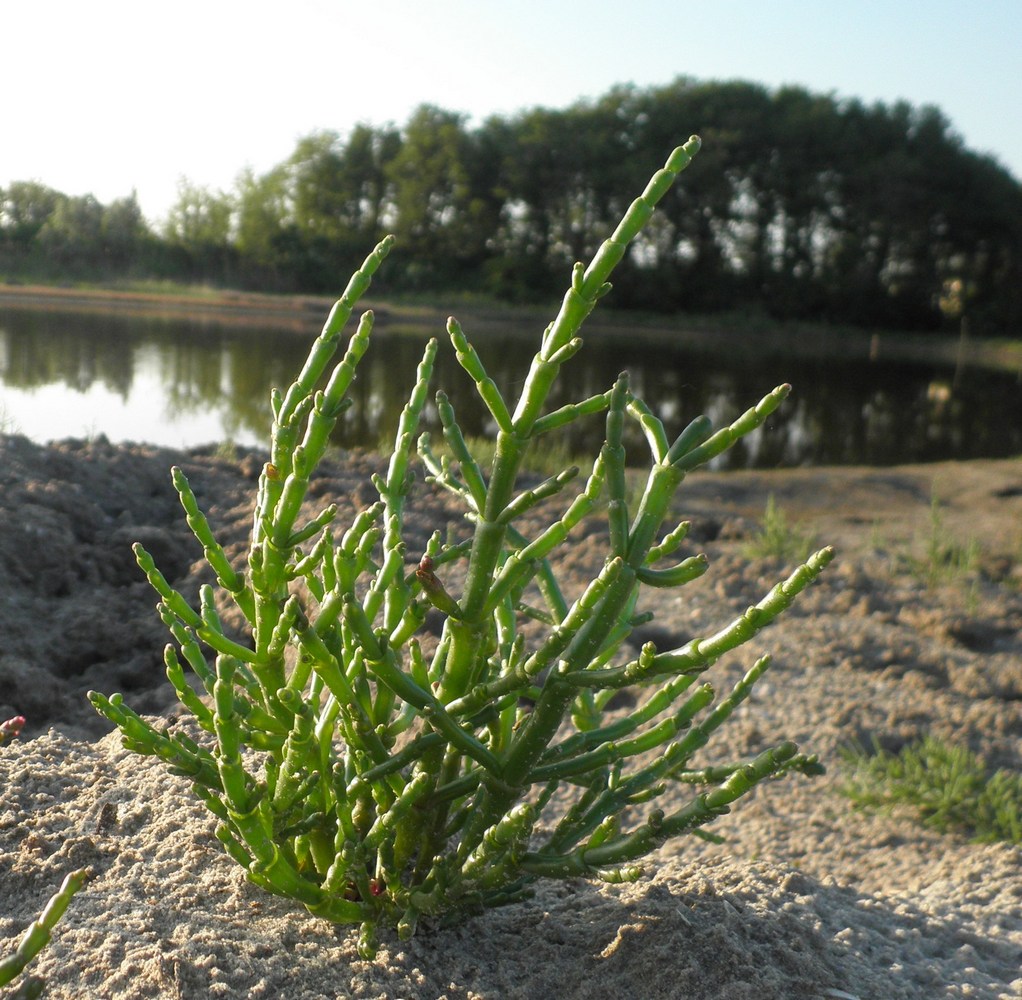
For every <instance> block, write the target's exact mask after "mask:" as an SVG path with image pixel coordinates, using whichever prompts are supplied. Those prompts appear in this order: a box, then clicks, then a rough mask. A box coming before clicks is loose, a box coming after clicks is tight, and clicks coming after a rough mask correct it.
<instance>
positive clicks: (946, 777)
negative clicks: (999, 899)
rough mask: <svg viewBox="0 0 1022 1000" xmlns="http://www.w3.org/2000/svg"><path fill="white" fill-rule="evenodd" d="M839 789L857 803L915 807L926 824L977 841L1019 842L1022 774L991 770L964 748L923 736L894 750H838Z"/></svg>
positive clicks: (1021, 809) (1021, 825)
mask: <svg viewBox="0 0 1022 1000" xmlns="http://www.w3.org/2000/svg"><path fill="white" fill-rule="evenodd" d="M841 757H842V759H843V761H844V765H845V772H846V780H845V782H844V784H843V786H842V791H844V793H845V794H846V795H847V796H848V797H849V798H850V799H851V800H852V801H853V802H854V803H855V804H856V805H858V806H861V807H864V808H873V809H887V810H890V809H894V808H896V807H898V806H902V807H907V808H909V809H911V810H913V811H915V812H916V813H917V814H918V815H919V817H920V818H921V819H922V822H923V824H924V825H925V826H928V827H930V828H932V829H935V830H939V831H940V832H941V833H949V832H953V831H954V832H960V833H964V834H966V835H967V836H969V837H970V838H971V839H972V840H973V841H975V842H977V843H991V842H994V841H1007V842H1008V843H1011V844H1022V774H1020V773H1018V772H1015V771H1008V770H1005V769H1000V770H998V771H996V772H994V773H993V774H991V773H990V772H989V771H988V769H987V767H986V764H985V763H984V762H983V760H982V758H980V757H979V756H978V755H976V754H974V753H972V752H971V751H970V750H967V749H966V748H964V747H955V746H950V745H948V744H947V743H944V742H942V741H941V740H938V739H935V738H934V737H931V736H927V737H925V738H924V739H922V740H920V741H919V742H917V743H913V744H910V745H909V746H906V747H904V748H903V749H902V750H901V751H900V752H899V753H897V754H892V753H889V752H887V751H884V750H877V751H876V752H874V753H873V754H869V753H867V752H865V751H864V750H862V749H849V750H845V751H843V752H842V754H841Z"/></svg>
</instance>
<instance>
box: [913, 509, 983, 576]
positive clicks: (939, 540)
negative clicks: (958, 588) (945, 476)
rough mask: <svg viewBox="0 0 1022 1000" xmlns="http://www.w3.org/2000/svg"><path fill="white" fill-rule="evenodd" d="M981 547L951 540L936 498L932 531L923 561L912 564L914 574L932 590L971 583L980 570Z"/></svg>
mask: <svg viewBox="0 0 1022 1000" xmlns="http://www.w3.org/2000/svg"><path fill="white" fill-rule="evenodd" d="M979 560H980V547H979V543H978V542H977V541H976V540H975V539H974V538H970V539H967V540H966V541H964V542H963V541H960V540H959V539H957V538H952V537H950V535H949V533H948V529H947V526H946V525H945V523H944V518H943V516H942V515H941V512H940V500H939V498H938V497H937V495H936V494H934V496H933V499H932V500H931V502H930V530H929V533H928V534H927V536H926V539H925V548H924V554H923V556H922V558H912V559H910V560H909V569H910V570H911V572H912V574H913V575H914V576H915V577H916V578H917V579H918V580H919V581H920V582H921V583H923V584H925V585H926V588H927V589H928V590H935V589H937V588H938V587H941V586H949V585H956V584H961V583H965V582H967V581H968V580H969V579H970V578H972V577H974V576H975V574H976V572H977V571H978V569H979Z"/></svg>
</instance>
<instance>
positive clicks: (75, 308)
mask: <svg viewBox="0 0 1022 1000" xmlns="http://www.w3.org/2000/svg"><path fill="white" fill-rule="evenodd" d="M442 294H443V293H437V298H438V300H439V301H442ZM334 301H335V299H334V298H332V297H330V296H325V295H311V294H300V295H284V294H282V295H275V294H270V293H266V292H243V291H233V290H223V289H201V290H197V291H196V292H195V293H194V294H185V293H181V292H154V291H121V290H116V289H107V288H65V287H59V286H53V285H42V284H24V285H19V284H0V310H2V309H3V308H5V307H6V308H10V309H28V310H39V311H50V312H86V313H91V314H98V315H103V314H110V315H134V316H156V317H158V316H164V317H168V318H177V319H182V320H192V321H198V322H215V323H222V324H224V325H229V326H247V327H251V328H258V329H262V328H273V329H278V330H286V331H289V332H294V333H296V334H303V335H305V334H308V335H314V334H317V333H318V332H319V331H320V329H321V328H322V325H323V321H324V320H325V318H326V316H327V314H328V313H329V310H330V307H331V306H332V305H333V303H334ZM362 305H363V307H364V308H366V309H372V310H373V311H374V313H375V314H376V318H377V321H381V322H385V323H387V324H388V325H390V326H392V327H394V328H396V329H402V328H411V327H420V328H421V327H423V326H438V327H440V328H443V326H444V325H445V323H446V319H447V316H448V315H449V313H450V312H452V311H453V312H454V313H455V314H456V315H457V316H458V318H459V320H460V321H461V322H462V325H463V327H464V328H465V329H466V331H468V332H470V336H480V337H486V336H490V335H493V334H495V333H501V334H503V335H507V334H512V335H516V336H517V335H522V336H529V337H538V335H539V333H541V332H542V329H543V327H544V326H545V324H546V323H547V322H548V321H549V320H550V318H552V315H553V313H552V311H550V310H545V309H540V308H539V307H528V306H517V305H503V304H500V303H496V302H493V303H471V302H469V303H458V302H457V301H455V303H454V308H453V309H451V310H445V309H442V308H439V307H432V306H428V305H423V304H407V303H400V302H397V303H387V302H385V301H382V300H374V299H372V298H369V299H367V300H365V301H364V302H363V303H362ZM727 322H728V321H727V320H726V319H724V320H721V321H720V325H717V323H716V322H715V321H713V320H708V319H707V318H706V317H703V316H699V317H685V316H683V315H679V316H664V317H660V316H654V315H650V314H646V313H637V314H629V313H623V312H615V311H613V310H608V311H605V312H603V313H597V314H595V315H594V316H593V317H592V318H590V319H589V320H588V321H587V327H588V329H589V330H590V332H591V333H592V334H594V335H596V336H600V337H606V338H611V339H617V338H625V337H627V338H639V339H641V340H647V341H651V342H656V341H657V340H659V339H662V338H666V337H669V338H671V340H672V341H673V342H675V343H680V344H682V345H684V346H686V347H691V348H693V349H695V350H714V349H716V350H719V349H720V347H721V341H722V340H726V341H727V346H728V348H729V349H734V348H745V347H754V348H755V349H756V350H758V351H761V352H763V353H765V354H782V355H786V356H790V357H796V358H798V357H807V358H820V359H826V360H835V361H836V360H842V361H849V360H865V359H869V360H871V361H895V360H896V361H908V362H915V363H920V364H922V363H930V364H943V365H949V366H955V367H956V368H963V367H979V368H990V369H995V370H1001V371H1018V372H1022V337H1020V338H1019V339H1010V338H1007V337H1000V338H991V339H985V340H978V339H975V338H959V337H949V336H947V335H943V334H912V333H899V332H897V331H878V332H873V333H871V332H870V331H868V330H857V329H851V328H844V327H842V328H838V327H829V326H826V325H823V324H815V323H774V322H771V321H769V320H765V319H752V320H746V321H739V320H735V321H734V325H731V326H728V325H726V324H727ZM739 323H741V325H738V324H739Z"/></svg>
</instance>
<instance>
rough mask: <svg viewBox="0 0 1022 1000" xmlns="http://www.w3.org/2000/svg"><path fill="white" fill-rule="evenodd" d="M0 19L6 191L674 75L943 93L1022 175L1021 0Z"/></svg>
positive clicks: (600, 4) (142, 6)
mask: <svg viewBox="0 0 1022 1000" xmlns="http://www.w3.org/2000/svg"><path fill="white" fill-rule="evenodd" d="M0 30H2V44H0V94H3V114H2V115H0V187H2V186H4V185H5V184H7V183H9V182H10V181H12V180H38V181H41V182H42V183H44V184H47V185H49V186H51V187H54V188H57V189H58V190H61V191H64V192H65V193H67V194H86V193H92V194H94V195H95V196H96V197H97V198H98V199H99V200H100V201H102V202H104V203H105V202H109V201H111V200H113V199H114V198H118V197H123V196H126V195H128V194H130V192H131V191H132V189H135V190H136V191H137V192H138V197H139V201H140V203H141V205H142V209H143V211H144V212H145V214H146V215H147V216H148V217H149V218H150V219H151V220H158V219H160V218H161V217H162V216H163V215H164V214H165V213H166V211H167V209H168V207H169V206H170V205H171V204H172V203H173V201H174V198H175V195H176V191H177V184H178V180H179V178H181V177H187V178H188V179H189V180H191V181H193V182H194V183H197V184H202V185H206V186H209V187H211V188H213V189H217V188H222V189H229V188H230V187H231V186H232V184H233V181H234V178H235V177H236V176H237V174H238V173H239V171H240V170H241V169H242V168H244V167H246V166H251V167H252V168H253V169H255V170H256V171H257V172H262V171H265V170H267V169H269V168H270V167H272V166H274V165H275V164H277V163H279V162H281V161H282V160H284V159H286V158H287V157H288V156H289V155H290V153H291V152H292V151H293V149H294V145H295V142H296V140H297V139H298V138H299V137H300V136H302V135H305V134H308V133H309V132H312V131H314V130H317V129H334V130H337V131H339V132H341V133H345V132H347V131H348V129H350V128H351V127H352V126H353V125H354V124H356V123H357V122H360V121H364V122H368V123H370V124H373V125H382V124H384V123H386V122H394V123H396V124H399V125H400V124H403V123H404V122H405V120H406V119H407V118H408V115H409V113H410V112H411V110H412V109H413V108H414V107H416V106H417V105H418V104H420V103H423V102H429V103H432V104H436V105H439V106H440V107H442V108H445V109H448V110H453V111H463V112H466V113H468V114H469V115H471V116H473V120H475V121H479V120H481V119H482V118H484V117H485V116H486V115H488V114H492V113H501V114H509V113H512V112H514V111H516V110H518V109H520V108H523V107H531V106H534V105H544V106H547V107H564V106H566V105H568V104H570V103H572V102H573V101H575V100H576V99H578V98H580V97H596V96H599V95H600V94H602V93H604V92H605V91H606V90H608V89H609V88H610V87H611V86H612V85H614V84H615V83H628V82H631V83H635V84H637V85H639V86H641V87H646V86H653V85H661V84H666V83H669V82H670V81H671V80H673V79H674V78H675V77H676V76H678V75H681V74H687V75H690V76H693V77H696V78H699V79H716V80H724V79H746V80H752V81H756V82H760V83H764V84H766V85H768V86H771V87H773V86H777V85H780V84H783V83H797V84H802V85H804V86H806V87H808V88H809V89H811V90H813V91H817V92H822V93H829V92H834V93H836V94H837V95H838V96H839V97H859V98H862V99H864V100H866V101H874V100H882V101H884V102H887V103H890V102H893V101H895V100H898V99H901V98H903V99H906V100H908V101H910V102H911V103H913V104H916V105H920V104H936V105H937V106H938V107H940V108H941V109H942V110H943V112H944V113H945V114H946V115H947V116H948V117H949V118H950V119H951V121H952V123H953V125H954V127H955V129H956V131H958V132H959V134H961V135H962V136H963V138H964V139H965V141H966V143H967V144H968V145H969V146H970V147H971V148H973V149H976V150H979V151H982V152H989V153H992V154H994V155H995V156H996V157H997V158H998V159H999V160H1000V162H1001V163H1002V164H1003V165H1004V166H1006V167H1008V168H1009V169H1010V170H1011V171H1012V173H1013V174H1014V175H1015V177H1016V178H1022V74H1020V70H1019V67H1020V62H1019V40H1020V39H1022V0H983V2H982V3H968V4H967V3H965V2H963V0H959V2H958V3H952V2H950V0H857V2H855V3H850V2H846V3H836V2H826V0H769V2H764V0H701V2H698V3H693V2H689V0H591V2H589V3H588V4H586V3H585V2H584V0H513V2H512V0H501V2H499V3H497V2H490V0H355V2H351V0H276V2H268V0H175V2H174V3H168V2H162V3H149V2H140V0H90V2H88V3H83V2H81V0H7V2H6V3H5V4H4V10H3V15H2V19H0ZM708 124H710V123H706V122H692V125H691V129H690V130H689V131H691V132H698V131H699V130H700V129H701V128H703V127H705V126H706V125H708ZM678 138H679V141H682V140H684V139H686V138H687V134H686V135H685V136H679V137H678Z"/></svg>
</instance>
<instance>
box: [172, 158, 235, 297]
mask: <svg viewBox="0 0 1022 1000" xmlns="http://www.w3.org/2000/svg"><path fill="white" fill-rule="evenodd" d="M232 217H233V203H232V200H231V198H230V197H229V196H228V195H226V194H224V193H223V192H222V191H221V192H212V191H210V190H209V189H208V188H206V187H202V186H200V185H197V184H193V183H192V182H191V181H189V180H188V179H187V178H181V180H180V181H179V182H178V191H177V200H176V201H175V202H174V204H173V206H171V209H170V212H169V214H168V216H167V220H166V222H165V224H164V227H163V235H164V239H165V240H166V241H167V243H168V244H170V247H171V249H172V250H174V251H176V262H177V266H178V267H180V268H181V270H182V271H184V273H185V274H186V275H188V276H190V277H192V278H199V279H205V280H212V281H228V280H230V277H231V273H232V270H231V264H232V261H233V257H234V248H233V244H232V240H231V225H232Z"/></svg>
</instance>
